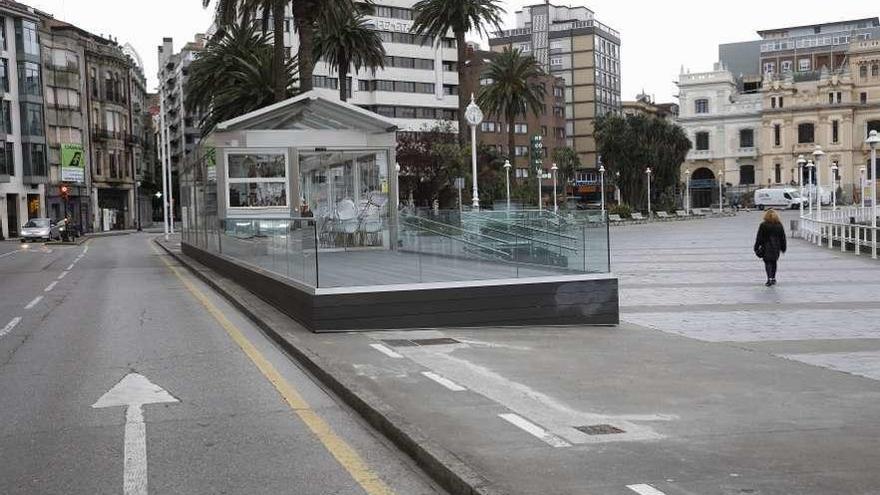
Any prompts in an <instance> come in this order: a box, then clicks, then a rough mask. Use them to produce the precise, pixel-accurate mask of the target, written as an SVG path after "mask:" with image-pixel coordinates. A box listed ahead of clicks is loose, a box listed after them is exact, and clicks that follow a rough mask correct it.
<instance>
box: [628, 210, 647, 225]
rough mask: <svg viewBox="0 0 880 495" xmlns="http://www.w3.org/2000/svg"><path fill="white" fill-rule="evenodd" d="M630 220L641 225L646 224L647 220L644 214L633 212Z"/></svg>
mask: <svg viewBox="0 0 880 495" xmlns="http://www.w3.org/2000/svg"><path fill="white" fill-rule="evenodd" d="M630 218H632V219H633V220H634V221H636V222H639V223H641V222H644V221H645V220H646V219H645V217H643V216H642V214H641V213H639V212H637V211H636V212H633V214H632V215H630Z"/></svg>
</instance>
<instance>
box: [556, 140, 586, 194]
mask: <svg viewBox="0 0 880 495" xmlns="http://www.w3.org/2000/svg"><path fill="white" fill-rule="evenodd" d="M553 163H555V164H556V166H557V167H558V168H559V170H558V171H557V172H556V177H557V179H558V181H559V183H560V184H563V187H566V186H567V185H568V184H569V183H570V182H571V180H572V179H573V178H574V174H575V172H576V171H577V170H578V169H579V168H581V159H580V157H579V156H578V154H577V152H576V151H575V150H573V149H572V148H569V147H568V146H563V147H560V148H556V149H554V150H553Z"/></svg>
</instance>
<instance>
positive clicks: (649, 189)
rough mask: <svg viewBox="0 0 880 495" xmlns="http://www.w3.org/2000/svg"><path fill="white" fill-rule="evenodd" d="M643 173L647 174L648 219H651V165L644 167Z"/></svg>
mask: <svg viewBox="0 0 880 495" xmlns="http://www.w3.org/2000/svg"><path fill="white" fill-rule="evenodd" d="M645 175H647V176H648V220H650V219H651V167H648V168H646V169H645Z"/></svg>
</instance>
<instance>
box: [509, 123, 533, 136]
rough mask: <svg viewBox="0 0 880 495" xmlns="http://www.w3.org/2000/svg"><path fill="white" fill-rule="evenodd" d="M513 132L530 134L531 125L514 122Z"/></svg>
mask: <svg viewBox="0 0 880 495" xmlns="http://www.w3.org/2000/svg"><path fill="white" fill-rule="evenodd" d="M513 132H514V133H516V134H528V133H529V126H528V124H514V125H513Z"/></svg>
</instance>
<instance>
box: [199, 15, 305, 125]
mask: <svg viewBox="0 0 880 495" xmlns="http://www.w3.org/2000/svg"><path fill="white" fill-rule="evenodd" d="M275 60H276V59H275V57H274V53H273V48H272V45H270V44H269V38H268V36H267V35H266V34H265V33H262V32H260V31H259V30H258V29H257V28H256V27H255V26H254V25H253V24H252V23H248V24H245V25H241V24H237V25H236V24H233V25H229V26H226V27H225V28H224V31H223V33H222V34H221V35H218V36H214V37H212V38H211V39H210V40H208V43H207V45H205V50H204V51H202V52H201V53H200V54H199V55H198V58H196V60H195V61H193V63H192V65H191V66H190V74H189V78H188V79H187V83H186V87H185V88H184V91H185V98H186V101H187V102H189V103H190V104H192V106H193V109H194V110H195V111H197V112H203V113H204V115H205V117H204V118H203V119H202V121H201V122H200V123H199V125H200V127H201V129H202V135H203V136H204V135H207V134H208V133H210V132H211V131H212V130H213V129H214V127H216V126H217V124H219V123H220V122H223V121H224V120H228V119H231V118H233V117H237V116H239V115H242V114H245V113H247V112H250V111H253V110H256V109H258V108H262V107H264V106H266V105H269V104H271V103H273V102H274V101H276V98H277V95H276V93H275V89H276V75H277V73H278V72H281V73H282V74H284V76H285V80H284V89H285V93H284V95H283V96H284V98H288V97H290V96H292V95H293V91H294V84H295V83H296V77H295V74H296V62H295V61H294V60H293V59H286V60H284V61H283V65H282V67H281V69H280V71H279V70H276V67H275V65H274V64H275Z"/></svg>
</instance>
